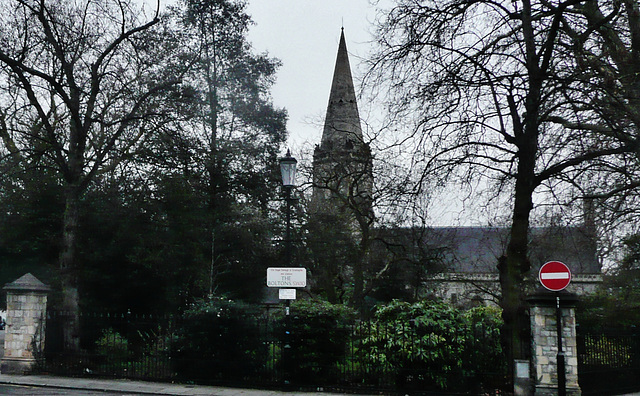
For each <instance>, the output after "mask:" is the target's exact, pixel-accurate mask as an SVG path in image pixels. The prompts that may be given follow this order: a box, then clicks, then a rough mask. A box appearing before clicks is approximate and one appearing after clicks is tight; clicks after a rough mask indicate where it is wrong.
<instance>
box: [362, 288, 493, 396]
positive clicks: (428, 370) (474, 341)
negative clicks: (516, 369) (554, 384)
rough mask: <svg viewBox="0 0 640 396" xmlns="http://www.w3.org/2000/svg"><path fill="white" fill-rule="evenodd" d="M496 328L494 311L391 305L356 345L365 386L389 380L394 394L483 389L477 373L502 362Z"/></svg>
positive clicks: (379, 311)
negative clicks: (365, 375)
mask: <svg viewBox="0 0 640 396" xmlns="http://www.w3.org/2000/svg"><path fill="white" fill-rule="evenodd" d="M499 327H500V321H499V311H497V310H495V309H490V308H477V309H473V310H470V311H467V312H465V311H461V310H459V309H457V308H455V307H453V306H451V305H448V304H446V303H444V302H440V301H421V302H417V303H413V304H411V303H407V302H400V301H392V302H391V303H389V304H388V305H385V306H382V307H379V308H378V309H377V311H376V313H375V322H374V325H373V328H372V329H371V330H370V331H368V332H367V334H366V335H365V336H364V337H363V339H362V341H361V344H360V347H359V349H360V352H361V354H363V355H364V356H363V359H364V361H365V362H366V365H367V367H368V368H369V369H368V373H369V377H368V378H366V379H365V380H366V381H375V379H376V378H382V376H383V375H385V374H388V375H392V376H394V377H395V383H396V386H397V387H398V388H400V389H420V390H422V391H437V390H449V391H451V390H466V389H469V387H470V386H475V387H476V388H478V387H482V379H481V378H480V376H479V375H476V373H477V374H480V373H481V371H480V370H478V367H483V368H488V367H487V365H486V364H484V363H483V362H485V361H486V362H490V363H488V364H496V363H497V362H502V359H501V350H500V347H499V345H500V343H499V340H500V333H499ZM483 343H484V344H483ZM481 344H482V345H481ZM479 347H480V348H483V349H482V350H481V351H480V350H478V349H477V348H479ZM498 367H499V366H498ZM494 370H495V369H494ZM483 374H484V373H483Z"/></svg>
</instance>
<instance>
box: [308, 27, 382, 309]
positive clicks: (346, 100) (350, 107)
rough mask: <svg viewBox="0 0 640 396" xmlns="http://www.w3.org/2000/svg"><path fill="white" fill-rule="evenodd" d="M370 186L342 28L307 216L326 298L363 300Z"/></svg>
mask: <svg viewBox="0 0 640 396" xmlns="http://www.w3.org/2000/svg"><path fill="white" fill-rule="evenodd" d="M372 189H373V171H372V158H371V150H370V149H369V145H368V144H367V143H365V141H364V137H363V136H362V128H361V126H360V115H359V113H358V104H357V103H356V93H355V89H354V87H353V79H352V77H351V68H350V66H349V54H348V53H347V44H346V41H345V38H344V29H343V31H342V33H341V35H340V44H339V46H338V57H337V59H336V65H335V69H334V72H333V82H332V84H331V92H330V94H329V105H328V106H327V115H326V117H325V120H324V130H323V132H322V140H321V142H320V145H318V146H316V148H315V151H314V153H313V192H312V196H311V202H310V207H309V222H308V226H309V246H310V248H311V250H312V251H313V260H314V263H313V264H312V267H311V272H312V273H313V278H314V279H315V281H314V283H315V285H313V286H312V287H313V288H314V292H317V293H319V294H321V295H324V296H325V297H326V298H327V300H328V301H329V302H331V303H344V302H346V301H345V299H348V300H349V302H350V304H351V305H352V306H354V307H362V306H363V305H362V304H363V298H364V297H363V290H364V287H365V280H364V277H365V272H366V270H367V268H368V267H369V261H370V260H369V253H368V252H369V245H370V241H371V231H372V225H373V221H374V216H373V208H372V206H373V205H372V198H371V197H372V194H371V192H372ZM347 296H348V297H347Z"/></svg>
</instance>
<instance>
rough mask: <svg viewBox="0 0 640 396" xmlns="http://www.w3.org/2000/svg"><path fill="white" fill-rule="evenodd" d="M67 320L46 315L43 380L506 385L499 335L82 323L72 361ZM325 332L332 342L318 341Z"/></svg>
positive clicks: (154, 321)
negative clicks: (47, 377)
mask: <svg viewBox="0 0 640 396" xmlns="http://www.w3.org/2000/svg"><path fill="white" fill-rule="evenodd" d="M65 320H66V318H65V314H64V313H62V312H48V313H47V327H46V329H47V330H46V331H47V332H46V344H45V345H46V347H45V351H44V359H42V362H41V364H40V370H41V371H45V372H49V373H55V374H58V375H66V376H100V377H112V378H128V379H143V380H154V381H178V382H193V383H201V384H215V385H230V386H243V387H256V388H263V389H269V388H275V387H282V386H284V385H285V383H287V382H288V383H289V384H290V385H289V389H301V390H315V389H318V388H322V389H324V390H334V391H346V392H354V393H357V392H374V393H379V392H382V393H385V394H394V393H398V394H407V393H410V394H435V393H437V394H484V393H487V392H493V393H491V394H496V393H495V392H496V391H497V390H499V389H500V388H501V387H502V386H503V385H504V383H505V374H506V371H505V366H506V365H505V361H504V358H503V357H502V356H501V355H500V353H499V350H498V353H496V349H499V346H497V344H499V334H498V338H496V335H495V334H491V332H490V331H488V330H487V329H485V328H484V327H483V326H477V327H475V328H473V329H472V330H471V333H468V331H467V333H466V334H464V335H463V334H462V330H460V333H457V332H456V330H455V329H453V330H452V331H451V333H450V335H449V336H443V335H442V334H437V332H431V331H430V330H429V329H428V328H421V329H417V330H416V329H415V328H413V329H412V326H414V325H413V324H412V323H407V324H406V327H401V328H398V327H397V325H389V324H381V323H376V322H374V321H354V322H344V323H339V322H336V323H328V324H327V326H330V327H331V328H330V329H329V328H327V329H323V328H320V329H318V328H316V329H305V324H304V323H297V322H296V320H297V319H296V318H292V319H291V322H289V323H285V322H284V321H283V320H281V319H274V318H272V317H267V316H261V317H256V318H252V319H251V320H243V321H241V322H240V323H235V324H234V325H233V326H227V327H225V326H222V325H219V324H213V323H212V324H211V325H210V326H205V327H203V328H202V329H199V328H194V327H190V330H189V333H188V334H187V333H185V326H187V325H188V323H187V322H186V321H185V318H183V317H179V316H137V315H131V314H106V313H103V314H82V315H81V329H82V331H81V334H82V338H81V343H80V346H81V349H80V350H79V351H73V352H69V351H65V349H64V347H63V341H62V326H64V323H65ZM287 332H288V334H287ZM318 332H320V333H321V334H327V335H330V336H327V337H315V336H313V334H317V333H318ZM463 336H464V337H463ZM320 338H321V339H320ZM288 346H290V348H288ZM436 354H437V356H436ZM461 356H462V358H461Z"/></svg>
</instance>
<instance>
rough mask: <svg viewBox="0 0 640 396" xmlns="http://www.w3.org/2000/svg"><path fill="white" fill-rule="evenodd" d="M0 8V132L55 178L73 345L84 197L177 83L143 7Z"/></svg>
mask: <svg viewBox="0 0 640 396" xmlns="http://www.w3.org/2000/svg"><path fill="white" fill-rule="evenodd" d="M0 4H2V10H3V12H2V16H0V42H1V43H2V44H1V45H0V84H1V88H0V94H1V96H0V106H1V107H2V109H3V110H2V114H1V117H0V118H2V123H1V127H0V129H1V131H0V135H1V137H2V142H3V145H4V149H5V150H7V151H8V152H9V153H11V155H12V157H13V158H18V159H19V157H20V156H24V155H32V154H34V153H36V154H39V155H42V156H44V157H46V158H47V159H48V162H47V163H46V166H50V167H53V168H54V169H55V170H56V171H57V172H58V173H59V175H60V180H61V182H62V184H63V186H64V199H65V210H64V219H63V229H62V244H61V253H60V257H59V268H60V282H61V290H62V307H61V308H62V309H63V310H64V311H67V312H69V313H70V317H69V322H68V323H67V324H66V325H65V328H64V329H65V334H64V341H65V347H66V348H68V349H78V348H79V338H78V336H79V316H78V315H79V294H78V275H79V270H80V268H81V265H80V263H79V262H78V261H77V254H76V245H77V232H78V222H79V215H80V210H81V209H80V204H81V200H82V196H83V193H84V192H85V191H86V189H87V187H88V186H89V184H90V183H92V181H94V180H95V178H96V177H97V176H98V175H100V174H101V173H104V172H107V171H109V170H110V169H112V168H113V167H114V166H115V165H117V164H118V163H120V162H121V161H123V160H125V159H127V158H129V157H130V156H131V155H133V154H134V153H135V152H136V150H137V148H138V147H140V145H143V144H144V142H145V138H146V137H147V136H148V134H149V133H151V131H153V130H154V126H155V125H154V123H155V122H157V121H158V120H159V119H160V118H161V116H162V114H163V106H164V105H165V104H166V101H161V100H159V99H160V93H162V92H163V91H165V90H166V89H168V88H169V87H171V86H174V85H175V84H176V82H177V80H176V79H175V78H174V77H173V74H172V73H169V72H167V69H168V68H167V67H166V66H167V62H170V61H171V59H172V57H171V54H170V52H171V46H170V45H163V41H162V36H161V35H160V32H158V31H155V30H154V29H153V27H154V25H156V24H157V23H158V22H159V18H158V10H156V11H155V13H154V15H153V16H151V17H150V18H147V19H146V21H145V20H141V19H140V18H141V17H143V13H142V11H141V10H139V9H136V6H135V5H134V3H131V2H128V1H126V0H125V1H119V0H113V1H111V0H106V1H93V0H85V1H80V2H76V1H68V0H53V1H44V0H43V1H34V0H3V1H2V2H1V3H0ZM163 51H164V52H165V53H163ZM27 141H32V142H33V141H36V142H38V144H37V145H35V146H34V145H33V144H31V145H26V144H25V142H27Z"/></svg>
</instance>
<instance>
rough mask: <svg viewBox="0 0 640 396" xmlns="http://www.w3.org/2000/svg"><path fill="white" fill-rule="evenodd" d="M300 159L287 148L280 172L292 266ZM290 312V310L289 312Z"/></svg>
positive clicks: (288, 247) (287, 248)
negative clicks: (295, 189)
mask: <svg viewBox="0 0 640 396" xmlns="http://www.w3.org/2000/svg"><path fill="white" fill-rule="evenodd" d="M297 163H298V161H297V160H296V159H295V158H293V157H292V156H291V152H290V151H289V150H288V149H287V155H286V156H285V157H284V158H281V159H280V173H281V174H282V187H283V189H284V200H285V201H286V203H287V212H286V216H287V233H286V236H285V254H286V258H287V265H288V266H291V201H293V199H292V198H291V190H293V187H294V185H295V181H296V165H297ZM287 313H288V312H287Z"/></svg>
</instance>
